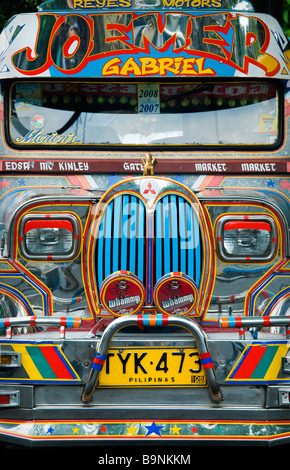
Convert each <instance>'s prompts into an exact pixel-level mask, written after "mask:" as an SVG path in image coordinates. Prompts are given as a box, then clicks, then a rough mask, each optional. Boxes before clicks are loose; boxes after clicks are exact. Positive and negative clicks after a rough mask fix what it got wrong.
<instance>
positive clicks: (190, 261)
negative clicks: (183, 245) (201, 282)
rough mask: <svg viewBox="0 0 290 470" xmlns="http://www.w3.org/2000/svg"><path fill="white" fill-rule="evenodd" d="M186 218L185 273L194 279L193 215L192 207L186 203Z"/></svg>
mask: <svg viewBox="0 0 290 470" xmlns="http://www.w3.org/2000/svg"><path fill="white" fill-rule="evenodd" d="M186 219H187V232H188V241H187V274H188V276H190V277H191V278H192V279H194V250H193V246H194V239H193V237H194V227H193V217H192V208H191V205H190V204H188V203H187V204H186Z"/></svg>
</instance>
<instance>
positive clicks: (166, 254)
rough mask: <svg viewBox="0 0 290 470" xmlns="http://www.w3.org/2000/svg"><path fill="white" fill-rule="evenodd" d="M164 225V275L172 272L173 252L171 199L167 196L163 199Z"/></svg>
mask: <svg viewBox="0 0 290 470" xmlns="http://www.w3.org/2000/svg"><path fill="white" fill-rule="evenodd" d="M162 201H163V224H164V240H163V248H164V251H163V256H164V274H167V273H170V271H171V250H170V219H169V217H170V214H169V205H168V204H169V198H168V196H165V197H164V198H163V199H162Z"/></svg>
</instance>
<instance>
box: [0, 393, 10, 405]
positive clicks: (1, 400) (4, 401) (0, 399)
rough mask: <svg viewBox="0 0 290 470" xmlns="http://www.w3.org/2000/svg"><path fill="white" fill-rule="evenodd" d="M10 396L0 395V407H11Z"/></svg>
mask: <svg viewBox="0 0 290 470" xmlns="http://www.w3.org/2000/svg"><path fill="white" fill-rule="evenodd" d="M9 403H10V395H0V405H9Z"/></svg>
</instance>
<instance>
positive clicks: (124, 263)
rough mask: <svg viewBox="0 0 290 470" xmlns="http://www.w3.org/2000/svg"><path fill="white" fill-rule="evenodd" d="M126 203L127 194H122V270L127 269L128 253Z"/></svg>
mask: <svg viewBox="0 0 290 470" xmlns="http://www.w3.org/2000/svg"><path fill="white" fill-rule="evenodd" d="M128 203H129V196H127V195H125V196H123V210H122V234H121V266H120V268H121V269H122V270H124V271H126V270H127V268H128V267H127V254H128V237H127V233H126V227H127V226H128Z"/></svg>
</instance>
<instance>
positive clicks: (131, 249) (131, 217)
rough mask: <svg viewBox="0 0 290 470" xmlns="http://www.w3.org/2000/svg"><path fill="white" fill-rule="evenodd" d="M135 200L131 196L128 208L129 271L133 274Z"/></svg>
mask: <svg viewBox="0 0 290 470" xmlns="http://www.w3.org/2000/svg"><path fill="white" fill-rule="evenodd" d="M136 204H137V199H136V197H135V196H131V201H130V207H129V228H130V230H129V234H128V236H129V237H130V239H129V243H130V247H129V271H131V272H132V273H135V264H136V240H137V237H136V229H137V226H136V225H137V223H136V222H137V220H136V217H137V207H136Z"/></svg>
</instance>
